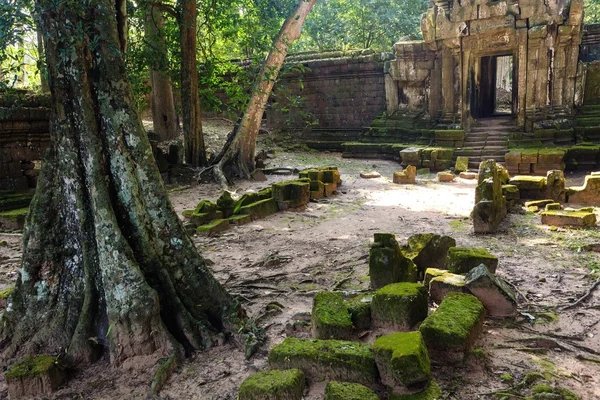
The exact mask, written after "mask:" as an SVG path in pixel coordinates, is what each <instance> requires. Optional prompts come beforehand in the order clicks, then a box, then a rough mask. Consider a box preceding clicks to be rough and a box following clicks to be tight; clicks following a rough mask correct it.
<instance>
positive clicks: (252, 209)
mask: <svg viewBox="0 0 600 400" xmlns="http://www.w3.org/2000/svg"><path fill="white" fill-rule="evenodd" d="M277 212H279V207H278V206H277V201H276V200H275V199H273V198H270V199H265V200H260V201H257V202H256V203H251V204H248V205H247V206H243V207H241V208H240V210H239V212H238V213H236V214H246V215H250V216H251V217H252V219H253V220H257V219H261V218H265V217H268V216H269V215H272V214H275V213H277Z"/></svg>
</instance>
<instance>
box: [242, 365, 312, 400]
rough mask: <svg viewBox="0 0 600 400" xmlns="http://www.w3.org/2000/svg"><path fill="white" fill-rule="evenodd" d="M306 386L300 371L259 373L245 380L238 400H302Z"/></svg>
mask: <svg viewBox="0 0 600 400" xmlns="http://www.w3.org/2000/svg"><path fill="white" fill-rule="evenodd" d="M305 386H306V382H305V379H304V373H303V372H302V371H301V370H299V369H288V370H285V371H280V370H270V371H262V372H257V373H255V374H252V375H250V376H249V377H247V378H246V379H245V380H244V382H243V383H242V386H240V390H239V392H238V400H302V396H303V394H304V388H305Z"/></svg>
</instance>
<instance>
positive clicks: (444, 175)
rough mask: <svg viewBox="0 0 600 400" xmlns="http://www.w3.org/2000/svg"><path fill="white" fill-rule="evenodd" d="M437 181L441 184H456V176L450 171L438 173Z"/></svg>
mask: <svg viewBox="0 0 600 400" xmlns="http://www.w3.org/2000/svg"><path fill="white" fill-rule="evenodd" d="M437 180H438V181H439V182H454V174H453V173H452V172H449V171H442V172H438V173H437Z"/></svg>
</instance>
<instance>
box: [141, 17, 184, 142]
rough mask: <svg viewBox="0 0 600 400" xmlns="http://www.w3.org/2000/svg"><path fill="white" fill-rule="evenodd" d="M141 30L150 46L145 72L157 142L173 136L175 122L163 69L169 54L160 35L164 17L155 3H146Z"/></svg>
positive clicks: (173, 108)
mask: <svg viewBox="0 0 600 400" xmlns="http://www.w3.org/2000/svg"><path fill="white" fill-rule="evenodd" d="M145 31H146V32H145V34H146V40H147V41H148V45H149V46H151V48H152V54H151V59H150V66H149V72H150V86H151V87H152V122H153V124H154V133H155V134H156V135H157V136H158V140H159V141H161V142H165V141H169V140H175V139H177V136H178V128H179V124H178V120H177V113H176V112H175V101H174V100H173V87H172V85H171V79H170V78H169V75H168V74H167V72H166V69H167V67H166V65H167V59H168V57H169V54H168V52H167V43H166V41H165V36H164V18H163V15H162V12H161V11H160V10H159V9H158V8H157V7H154V6H149V7H148V9H147V10H146V21H145Z"/></svg>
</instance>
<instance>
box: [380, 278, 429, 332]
mask: <svg viewBox="0 0 600 400" xmlns="http://www.w3.org/2000/svg"><path fill="white" fill-rule="evenodd" d="M427 311H428V308H427V292H426V289H425V286H423V285H421V284H418V283H410V282H401V283H393V284H391V285H387V286H385V287H383V288H381V289H379V290H377V291H376V292H375V294H374V295H373V301H372V303H371V321H372V324H373V326H375V327H377V328H382V329H384V330H389V331H408V330H410V329H411V328H412V327H413V326H415V325H416V324H417V323H419V322H421V321H423V320H424V319H425V317H427Z"/></svg>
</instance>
